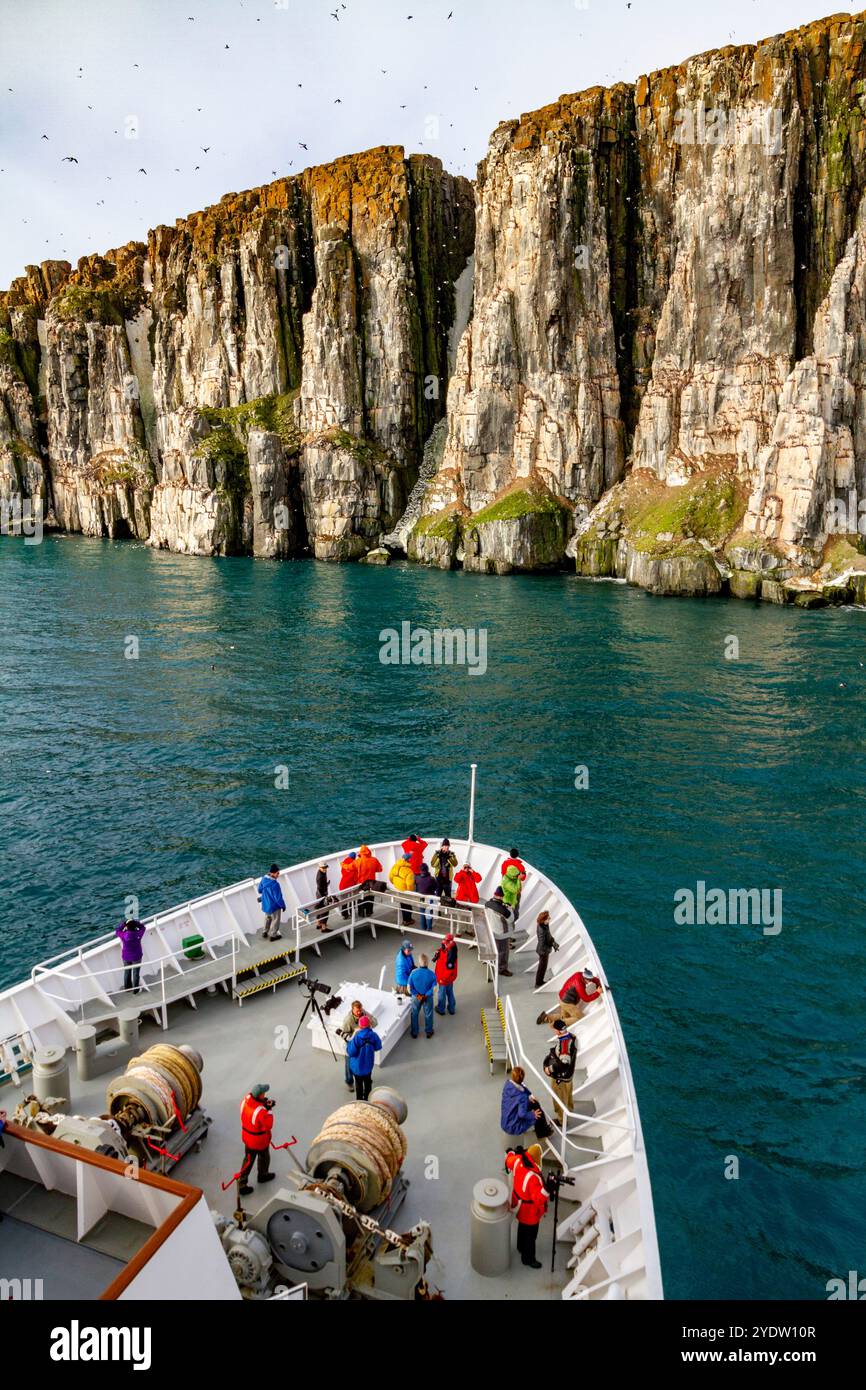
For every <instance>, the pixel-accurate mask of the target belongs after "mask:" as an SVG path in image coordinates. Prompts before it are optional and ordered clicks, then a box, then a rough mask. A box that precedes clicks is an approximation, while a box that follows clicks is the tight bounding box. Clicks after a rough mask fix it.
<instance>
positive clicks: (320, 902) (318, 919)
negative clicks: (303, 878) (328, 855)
mask: <svg viewBox="0 0 866 1390" xmlns="http://www.w3.org/2000/svg"><path fill="white" fill-rule="evenodd" d="M336 901H337V899H336V898H335V897H334V895H333V894H332V893H331V892H329V887H328V866H327V864H326V863H325V861H324V860H322V862H321V864H320V865H319V867H318V869H317V870H316V901H315V903H314V905H313V913H312V917H313V920H314V921H315V923H316V931H330V930H331V928H330V927H329V926H328V915H329V913H330V911H331V907H332V905H333V904H334V903H335V902H336Z"/></svg>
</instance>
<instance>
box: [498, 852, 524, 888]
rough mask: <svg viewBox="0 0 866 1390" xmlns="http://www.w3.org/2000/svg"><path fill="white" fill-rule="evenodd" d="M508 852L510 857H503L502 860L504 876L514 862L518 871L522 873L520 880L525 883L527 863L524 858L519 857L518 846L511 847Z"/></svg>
mask: <svg viewBox="0 0 866 1390" xmlns="http://www.w3.org/2000/svg"><path fill="white" fill-rule="evenodd" d="M508 854H509V858H508V859H503V861H502V869H501V873H502V874H503V876H504V874H505V870H506V869H510V868H511V865H512V864H513V865H514V867H515V868H516V869H517V872H518V873H519V874H520V882H521V883H525V882H526V865H525V864H524V862H523V860H522V859H521V858H520V857H519V853H518V850H517V849H516V848H514V849H510V850H509V851H508Z"/></svg>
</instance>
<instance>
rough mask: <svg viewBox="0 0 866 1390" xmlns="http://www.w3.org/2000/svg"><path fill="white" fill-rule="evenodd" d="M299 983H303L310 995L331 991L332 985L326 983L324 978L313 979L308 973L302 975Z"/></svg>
mask: <svg viewBox="0 0 866 1390" xmlns="http://www.w3.org/2000/svg"><path fill="white" fill-rule="evenodd" d="M298 984H299V985H301V986H302V987H303V988H304V989H305V990H306V991H307V993H308V994H309V995H310V996H312V995H314V994H330V993H331V986H330V985H326V984H325V982H324V980H311V979H310V978H309V976H308V975H301V977H300V978H299V980H298Z"/></svg>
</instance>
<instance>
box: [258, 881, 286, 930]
mask: <svg viewBox="0 0 866 1390" xmlns="http://www.w3.org/2000/svg"><path fill="white" fill-rule="evenodd" d="M256 891H257V892H258V895H259V902H260V903H261V905H262V912H263V913H264V914H265V929H264V932H263V933H262V935H263V936H264V938H265V941H279V940H280V935H281V933H280V918H281V917H282V915H283V913H284V912H285V910H286V903H285V899H284V897H283V890H282V888H281V887H280V866H279V865H278V864H272V865H271V867H270V868H269V869H268V872H267V873H266V874H265V876H264V878H263V879H262V880H261V882H260V883H259V886H258V888H257V890H256Z"/></svg>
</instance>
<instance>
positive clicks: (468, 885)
mask: <svg viewBox="0 0 866 1390" xmlns="http://www.w3.org/2000/svg"><path fill="white" fill-rule="evenodd" d="M454 882H455V883H456V884H457V892H456V893H455V895H454V896H455V899H456V901H457V902H458V903H477V902H478V885H479V883H480V882H481V875H480V874H479V873H476V872H475V870H474V869H473V868H472V865H471V864H464V865H463V868H462V869H460V870H459V871H458V872H457V873H456V874H455V875H454Z"/></svg>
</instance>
